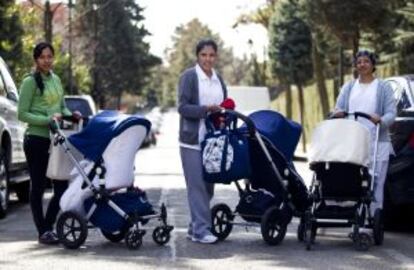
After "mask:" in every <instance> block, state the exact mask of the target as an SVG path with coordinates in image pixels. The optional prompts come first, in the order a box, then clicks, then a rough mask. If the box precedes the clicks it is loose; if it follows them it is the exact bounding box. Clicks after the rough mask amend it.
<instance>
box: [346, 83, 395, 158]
mask: <svg viewBox="0 0 414 270" xmlns="http://www.w3.org/2000/svg"><path fill="white" fill-rule="evenodd" d="M377 88H378V79H374V80H373V81H372V82H370V83H361V82H360V81H359V80H356V82H355V84H354V86H353V87H352V90H351V94H350V97H349V112H364V113H367V114H370V115H372V114H375V110H376V108H375V106H376V103H377ZM358 122H360V123H361V124H363V125H364V126H365V127H366V128H368V130H369V131H370V135H371V143H370V153H371V156H372V157H373V156H374V147H375V133H376V127H375V125H374V124H373V123H372V122H371V121H370V120H368V119H366V118H362V117H360V118H358ZM392 152H393V150H392V145H391V143H389V142H379V143H378V152H377V160H379V161H381V160H388V156H389V155H390V153H392Z"/></svg>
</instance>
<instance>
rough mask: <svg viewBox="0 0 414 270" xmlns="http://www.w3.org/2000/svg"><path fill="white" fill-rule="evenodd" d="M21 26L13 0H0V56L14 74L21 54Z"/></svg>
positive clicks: (17, 9)
mask: <svg viewBox="0 0 414 270" xmlns="http://www.w3.org/2000/svg"><path fill="white" fill-rule="evenodd" d="M22 36H23V27H22V25H21V21H20V14H19V8H18V6H17V5H16V4H15V1H14V0H0V41H1V42H0V56H1V57H2V58H3V59H4V61H6V62H7V64H8V66H9V68H10V70H11V72H12V73H13V74H14V71H15V69H16V66H17V63H18V61H19V58H20V57H21V56H22V50H23V46H22Z"/></svg>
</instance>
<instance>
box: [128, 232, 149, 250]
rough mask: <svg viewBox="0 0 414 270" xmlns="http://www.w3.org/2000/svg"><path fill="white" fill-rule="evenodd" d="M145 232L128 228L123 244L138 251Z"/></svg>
mask: <svg viewBox="0 0 414 270" xmlns="http://www.w3.org/2000/svg"><path fill="white" fill-rule="evenodd" d="M144 234H145V231H143V230H140V229H138V228H130V229H129V230H128V232H127V233H126V234H125V244H126V246H127V247H128V248H129V249H138V248H140V247H141V246H142V237H143V236H144Z"/></svg>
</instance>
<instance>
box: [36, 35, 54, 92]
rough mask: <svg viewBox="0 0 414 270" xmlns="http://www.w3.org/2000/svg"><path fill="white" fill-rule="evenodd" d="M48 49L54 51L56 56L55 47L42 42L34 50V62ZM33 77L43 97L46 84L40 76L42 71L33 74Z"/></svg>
mask: <svg viewBox="0 0 414 270" xmlns="http://www.w3.org/2000/svg"><path fill="white" fill-rule="evenodd" d="M46 48H49V49H50V50H51V51H52V54H53V55H54V54H55V50H54V49H53V46H52V45H51V44H50V43H47V42H40V43H38V44H37V45H36V46H35V47H34V49H33V59H34V60H36V59H38V58H39V57H40V55H41V54H42V51H43V50H44V49H46ZM33 77H34V79H35V82H36V85H37V87H38V88H39V89H40V93H41V94H42V95H43V91H44V89H45V84H44V83H43V79H42V75H41V74H40V71H38V70H36V71H35V72H34V73H33Z"/></svg>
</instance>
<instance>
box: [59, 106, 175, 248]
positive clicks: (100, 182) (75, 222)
mask: <svg viewBox="0 0 414 270" xmlns="http://www.w3.org/2000/svg"><path fill="white" fill-rule="evenodd" d="M52 126H53V127H52V133H53V134H54V142H55V144H58V145H60V147H63V148H64V150H65V153H66V154H67V156H68V157H69V159H70V160H71V161H72V163H73V165H74V167H75V169H74V171H75V172H76V173H74V176H75V177H74V179H73V180H72V181H71V184H70V186H69V188H68V190H67V191H66V192H65V194H64V195H63V196H62V199H61V208H62V214H61V215H60V217H59V218H58V221H57V228H56V229H57V234H58V237H59V240H60V241H61V243H62V244H63V245H64V246H65V247H67V248H71V249H74V248H78V247H79V246H81V245H82V244H83V243H84V242H85V240H86V238H87V235H88V222H90V223H92V224H93V225H94V226H96V227H98V228H99V229H100V230H101V232H102V234H103V235H104V236H105V237H106V238H107V239H108V240H110V241H112V242H119V241H121V240H122V239H125V243H126V245H127V247H128V248H131V249H136V248H139V247H140V246H141V245H142V237H143V235H144V234H145V230H143V229H141V228H140V225H143V224H145V223H147V222H148V220H150V219H154V218H156V219H158V220H159V225H158V226H157V227H156V228H155V229H154V232H153V235H152V236H153V240H154V241H155V242H156V243H158V244H160V245H163V244H166V243H167V242H168V241H169V239H170V232H171V231H172V229H173V227H172V226H169V225H168V224H167V211H166V207H165V206H164V205H162V206H161V209H160V211H159V213H156V212H155V211H154V210H153V207H152V205H151V204H150V203H149V202H148V200H147V198H146V195H145V192H143V191H142V190H140V189H138V188H136V187H134V186H133V181H134V161H135V154H136V152H137V151H138V149H139V147H140V145H141V143H142V142H143V140H144V138H145V136H146V134H147V133H148V130H149V129H150V128H151V123H150V122H149V121H148V120H147V119H145V118H142V117H140V116H137V115H126V114H120V113H118V112H116V111H104V112H102V113H100V114H98V115H96V116H95V117H94V118H92V119H91V120H90V121H89V123H88V125H87V126H86V127H85V128H84V129H83V130H82V131H81V132H79V133H76V134H73V135H71V136H70V137H68V138H66V137H65V135H64V134H63V132H62V131H61V130H60V129H59V128H58V126H56V125H52ZM72 146H73V147H74V148H76V150H78V151H79V152H80V153H81V154H82V155H83V157H84V160H83V161H81V162H79V161H78V160H77V159H76V158H75V157H74V155H73V154H72V149H70V148H71V147H72Z"/></svg>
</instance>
